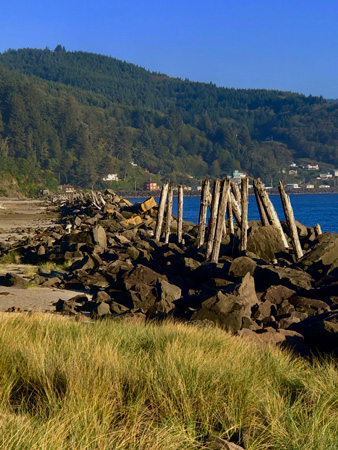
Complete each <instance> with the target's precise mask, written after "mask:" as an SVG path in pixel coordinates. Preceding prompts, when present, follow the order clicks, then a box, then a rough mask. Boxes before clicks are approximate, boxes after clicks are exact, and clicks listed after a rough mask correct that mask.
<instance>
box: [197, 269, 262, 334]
mask: <svg viewBox="0 0 338 450" xmlns="http://www.w3.org/2000/svg"><path fill="white" fill-rule="evenodd" d="M257 303H258V299H257V296H256V292H255V284H254V279H253V277H252V276H251V275H250V274H249V273H247V274H246V275H245V277H244V278H243V279H242V280H241V281H240V282H238V283H236V284H234V285H232V286H229V287H228V288H227V289H226V290H225V291H223V292H222V291H219V292H218V293H217V294H216V295H214V296H212V297H210V298H208V299H207V300H205V301H203V302H202V305H201V308H200V309H199V310H198V311H196V312H195V313H194V314H193V316H192V320H204V319H208V320H211V321H212V322H214V323H216V324H217V325H219V326H220V327H221V328H224V329H225V330H227V331H230V332H232V333H235V332H237V331H238V330H240V329H241V327H242V319H243V317H245V316H247V317H250V316H251V312H252V311H251V310H252V307H253V306H255V305H257Z"/></svg>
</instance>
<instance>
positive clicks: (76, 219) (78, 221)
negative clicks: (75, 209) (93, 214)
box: [74, 216, 82, 227]
mask: <svg viewBox="0 0 338 450" xmlns="http://www.w3.org/2000/svg"><path fill="white" fill-rule="evenodd" d="M81 223H82V220H81V219H80V217H78V216H76V217H75V219H74V225H75V226H76V227H79V226H80V225H81Z"/></svg>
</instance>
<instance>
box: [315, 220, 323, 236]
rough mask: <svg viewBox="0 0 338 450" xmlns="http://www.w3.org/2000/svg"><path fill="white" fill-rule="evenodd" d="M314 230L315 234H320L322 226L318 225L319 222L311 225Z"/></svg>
mask: <svg viewBox="0 0 338 450" xmlns="http://www.w3.org/2000/svg"><path fill="white" fill-rule="evenodd" d="M313 229H314V231H315V235H316V236H317V237H318V236H320V235H321V234H322V228H321V226H320V225H319V223H316V225H315V226H314V227H313Z"/></svg>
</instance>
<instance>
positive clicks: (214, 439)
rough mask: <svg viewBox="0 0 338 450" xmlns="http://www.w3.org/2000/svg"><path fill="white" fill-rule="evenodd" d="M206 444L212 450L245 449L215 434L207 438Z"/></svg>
mask: <svg viewBox="0 0 338 450" xmlns="http://www.w3.org/2000/svg"><path fill="white" fill-rule="evenodd" d="M206 445H207V446H206V448H208V449H210V450H244V449H243V447H240V446H239V445H237V444H234V443H233V442H229V441H226V440H225V439H222V438H220V437H218V436H215V435H211V436H210V437H209V438H208V439H207V442H206Z"/></svg>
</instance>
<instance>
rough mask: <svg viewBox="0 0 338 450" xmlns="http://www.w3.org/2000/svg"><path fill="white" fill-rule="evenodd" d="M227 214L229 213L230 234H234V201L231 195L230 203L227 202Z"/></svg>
mask: <svg viewBox="0 0 338 450" xmlns="http://www.w3.org/2000/svg"><path fill="white" fill-rule="evenodd" d="M227 214H228V228H229V233H230V236H233V235H234V234H235V228H234V217H233V215H232V202H231V197H230V196H229V198H228V204H227Z"/></svg>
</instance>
